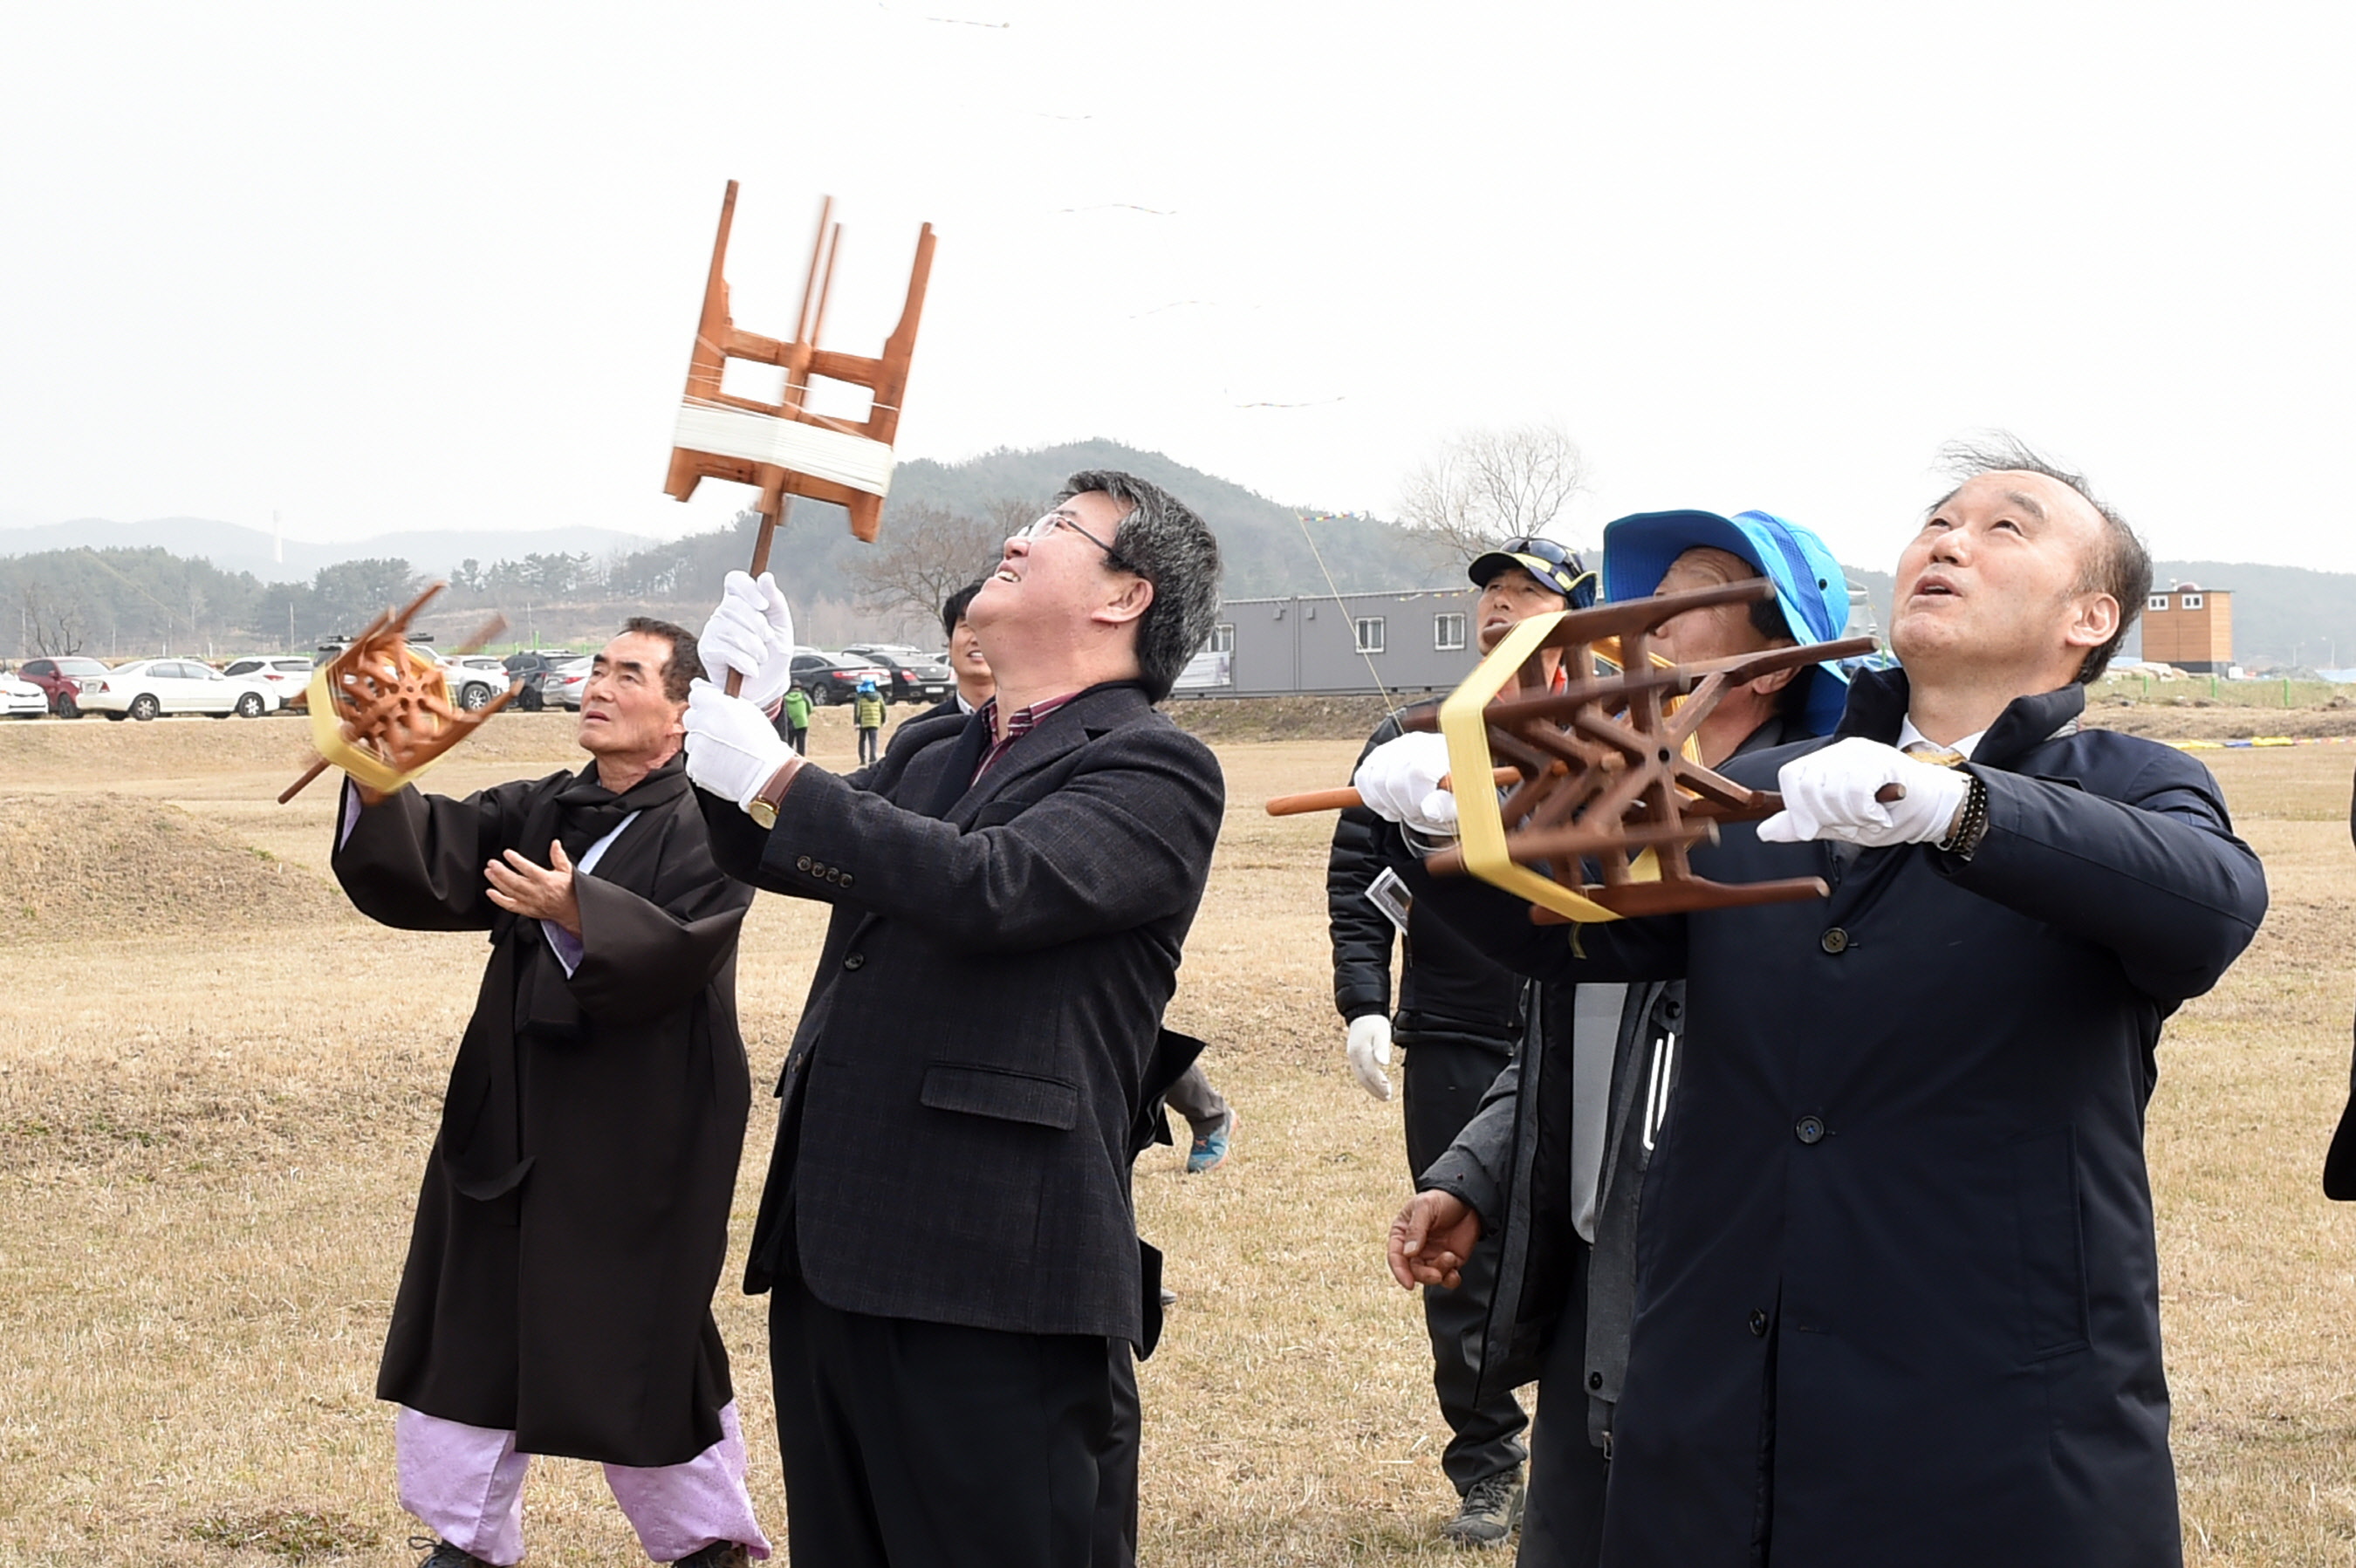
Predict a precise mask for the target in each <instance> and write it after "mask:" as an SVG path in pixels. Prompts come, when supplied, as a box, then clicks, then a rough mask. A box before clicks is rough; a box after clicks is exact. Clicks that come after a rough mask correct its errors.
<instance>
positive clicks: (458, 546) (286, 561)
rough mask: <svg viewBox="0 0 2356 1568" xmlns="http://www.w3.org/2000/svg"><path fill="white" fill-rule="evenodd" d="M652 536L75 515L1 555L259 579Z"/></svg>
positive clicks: (9, 531) (516, 554)
mask: <svg viewBox="0 0 2356 1568" xmlns="http://www.w3.org/2000/svg"><path fill="white" fill-rule="evenodd" d="M654 542H655V541H654V540H652V539H649V538H648V537H647V536H646V535H644V534H638V533H623V532H617V531H616V530H614V529H610V528H570V529H536V528H495V529H479V530H474V531H462V530H458V529H449V528H442V529H412V530H404V531H402V532H398V533H380V534H377V535H375V536H373V537H371V538H368V539H356V540H352V541H349V542H345V543H340V544H316V543H313V542H310V541H308V540H302V539H288V540H284V541H278V540H273V538H272V537H271V536H270V535H269V534H267V533H264V532H262V530H260V529H258V528H247V527H245V526H244V525H243V524H241V523H234V522H216V521H212V520H211V519H209V518H201V517H159V518H154V519H151V520H149V521H145V522H110V521H107V520H106V519H104V518H96V517H86V518H78V519H76V520H75V521H71V522H53V523H49V524H48V525H46V526H44V527H39V528H0V557H5V556H11V555H35V554H39V553H45V552H48V551H52V550H75V549H81V548H85V547H86V548H89V549H91V550H168V551H170V552H171V553H173V554H175V555H177V556H181V557H184V558H187V559H191V560H203V561H209V562H211V563H212V564H213V565H214V566H216V567H218V568H219V569H220V570H221V571H223V572H228V573H230V574H232V575H234V574H236V573H240V572H243V573H247V574H249V575H252V577H253V578H254V579H255V580H256V581H257V582H262V583H307V582H309V581H310V580H311V578H312V577H313V575H316V573H317V572H318V570H319V568H320V567H322V566H334V565H338V564H341V563H343V562H346V561H369V560H384V559H393V558H397V559H400V560H403V561H406V562H408V563H409V564H411V565H412V566H414V567H416V568H417V569H418V570H419V571H421V572H424V573H428V574H430V575H434V576H446V575H449V573H450V570H451V568H453V567H455V566H456V565H457V564H458V563H459V562H461V561H464V560H466V559H467V558H468V557H472V558H474V559H476V560H477V561H484V562H490V561H498V560H502V559H520V558H522V557H523V556H525V555H529V554H531V553H535V552H547V551H551V550H574V551H579V550H585V551H588V552H589V553H592V554H593V555H607V554H611V553H614V552H616V551H627V550H642V549H644V548H646V547H647V546H648V545H650V544H652V543H654Z"/></svg>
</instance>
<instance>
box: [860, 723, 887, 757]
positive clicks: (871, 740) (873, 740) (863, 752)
mask: <svg viewBox="0 0 2356 1568" xmlns="http://www.w3.org/2000/svg"><path fill="white" fill-rule="evenodd" d="M882 740H883V731H882V730H880V729H872V728H870V727H868V726H867V725H860V726H859V761H860V765H861V766H862V767H865V766H866V765H867V764H868V763H871V762H873V761H874V760H875V755H876V749H877V746H879V744H880V743H881V742H882Z"/></svg>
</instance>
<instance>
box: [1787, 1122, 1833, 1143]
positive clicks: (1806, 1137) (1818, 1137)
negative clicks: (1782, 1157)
mask: <svg viewBox="0 0 2356 1568" xmlns="http://www.w3.org/2000/svg"><path fill="white" fill-rule="evenodd" d="M1792 1135H1793V1136H1794V1137H1795V1138H1797V1139H1799V1140H1800V1142H1802V1143H1803V1144H1818V1143H1822V1142H1823V1141H1824V1136H1825V1119H1824V1118H1823V1117H1821V1116H1803V1117H1801V1118H1800V1119H1799V1120H1798V1121H1797V1122H1793V1123H1792Z"/></svg>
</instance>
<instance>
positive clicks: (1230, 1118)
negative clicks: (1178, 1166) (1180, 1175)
mask: <svg viewBox="0 0 2356 1568" xmlns="http://www.w3.org/2000/svg"><path fill="white" fill-rule="evenodd" d="M1235 1135H1236V1113H1235V1112H1233V1111H1232V1110H1230V1111H1229V1112H1227V1119H1226V1121H1224V1122H1220V1123H1219V1125H1218V1127H1217V1128H1216V1129H1215V1131H1212V1132H1209V1133H1195V1134H1194V1146H1193V1147H1192V1148H1190V1149H1188V1150H1187V1151H1186V1174H1187V1175H1188V1176H1201V1175H1202V1174H1203V1173H1204V1172H1205V1171H1207V1170H1210V1169H1212V1168H1213V1167H1215V1166H1216V1165H1218V1164H1219V1163H1220V1162H1221V1161H1222V1160H1225V1159H1226V1157H1227V1144H1228V1142H1229V1141H1230V1140H1231V1139H1233V1138H1234V1137H1235Z"/></svg>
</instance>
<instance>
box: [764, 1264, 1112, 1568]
mask: <svg viewBox="0 0 2356 1568" xmlns="http://www.w3.org/2000/svg"><path fill="white" fill-rule="evenodd" d="M769 1369H770V1372H771V1375H772V1377H773V1379H774V1380H775V1383H776V1400H777V1444H778V1447H779V1448H780V1449H781V1450H782V1451H783V1454H784V1458H785V1472H786V1538H787V1549H788V1551H789V1552H790V1554H791V1555H792V1558H793V1560H794V1561H795V1562H796V1563H813V1564H823V1565H824V1568H934V1565H936V1564H938V1565H941V1568H985V1565H989V1568H997V1565H1001V1564H1002V1565H1004V1568H1016V1565H1018V1564H1019V1565H1022V1568H1088V1563H1089V1558H1090V1550H1091V1536H1092V1534H1093V1533H1094V1529H1095V1516H1096V1511H1097V1462H1098V1454H1099V1453H1100V1452H1102V1451H1104V1450H1105V1449H1106V1447H1107V1446H1108V1439H1109V1434H1110V1428H1111V1424H1112V1393H1111V1389H1110V1382H1111V1379H1110V1375H1109V1369H1108V1362H1107V1360H1106V1356H1105V1342H1104V1341H1103V1340H1102V1339H1100V1338H1091V1337H1087V1336H1083V1335H1067V1334H1005V1333H1000V1332H997V1331H995V1330H992V1329H987V1328H966V1327H960V1326H956V1325H953V1324H944V1323H920V1322H916V1321H914V1320H912V1319H908V1318H898V1317H872V1316H867V1315H865V1314H863V1313H856V1312H841V1311H838V1310H837V1309H835V1308H833V1307H830V1306H829V1305H826V1304H825V1303H823V1302H821V1301H819V1299H818V1298H817V1297H815V1296H813V1295H811V1294H809V1289H808V1287H806V1286H805V1285H804V1284H803V1283H802V1282H801V1281H800V1280H799V1279H798V1278H794V1277H790V1276H788V1277H786V1278H782V1279H780V1280H778V1281H777V1283H776V1289H775V1291H774V1292H773V1293H772V1294H771V1295H770V1298H769Z"/></svg>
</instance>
